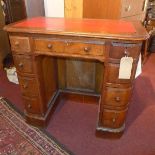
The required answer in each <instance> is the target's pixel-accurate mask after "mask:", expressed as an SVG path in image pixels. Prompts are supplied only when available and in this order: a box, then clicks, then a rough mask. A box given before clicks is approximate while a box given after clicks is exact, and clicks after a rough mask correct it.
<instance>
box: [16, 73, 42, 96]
mask: <svg viewBox="0 0 155 155" xmlns="http://www.w3.org/2000/svg"><path fill="white" fill-rule="evenodd" d="M18 80H19V83H20V87H21V92H22V94H23V95H24V96H36V95H38V94H39V93H38V85H37V82H36V79H35V78H29V77H22V76H19V75H18Z"/></svg>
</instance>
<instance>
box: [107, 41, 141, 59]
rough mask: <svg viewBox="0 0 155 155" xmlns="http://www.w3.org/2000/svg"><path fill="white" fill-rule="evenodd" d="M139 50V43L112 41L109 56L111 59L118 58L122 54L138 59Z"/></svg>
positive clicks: (122, 55)
mask: <svg viewBox="0 0 155 155" xmlns="http://www.w3.org/2000/svg"><path fill="white" fill-rule="evenodd" d="M140 51H141V43H137V44H136V43H121V42H112V43H111V46H110V51H109V57H110V58H111V59H117V60H118V61H120V59H121V58H122V57H124V56H129V57H132V58H133V59H138V58H139V54H140Z"/></svg>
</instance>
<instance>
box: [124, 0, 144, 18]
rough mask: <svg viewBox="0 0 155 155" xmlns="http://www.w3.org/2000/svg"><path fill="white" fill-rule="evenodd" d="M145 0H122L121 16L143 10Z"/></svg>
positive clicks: (135, 13) (131, 14)
mask: <svg viewBox="0 0 155 155" xmlns="http://www.w3.org/2000/svg"><path fill="white" fill-rule="evenodd" d="M145 1H146V0H136V1H134V0H122V9H121V17H127V16H133V15H137V14H140V13H142V12H143V11H144V5H145Z"/></svg>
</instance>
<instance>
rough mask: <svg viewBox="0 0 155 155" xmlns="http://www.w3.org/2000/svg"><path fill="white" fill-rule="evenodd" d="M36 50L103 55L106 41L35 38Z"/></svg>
mask: <svg viewBox="0 0 155 155" xmlns="http://www.w3.org/2000/svg"><path fill="white" fill-rule="evenodd" d="M34 49H35V51H43V52H54V53H66V54H79V55H93V56H102V55H104V53H105V43H104V41H81V40H66V39H65V40H63V39H62V40H61V39H60V40H58V39H34Z"/></svg>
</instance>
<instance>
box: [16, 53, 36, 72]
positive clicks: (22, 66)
mask: <svg viewBox="0 0 155 155" xmlns="http://www.w3.org/2000/svg"><path fill="white" fill-rule="evenodd" d="M13 58H14V62H15V66H16V68H17V71H19V72H23V73H33V65H32V58H31V57H30V56H24V55H14V56H13Z"/></svg>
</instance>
